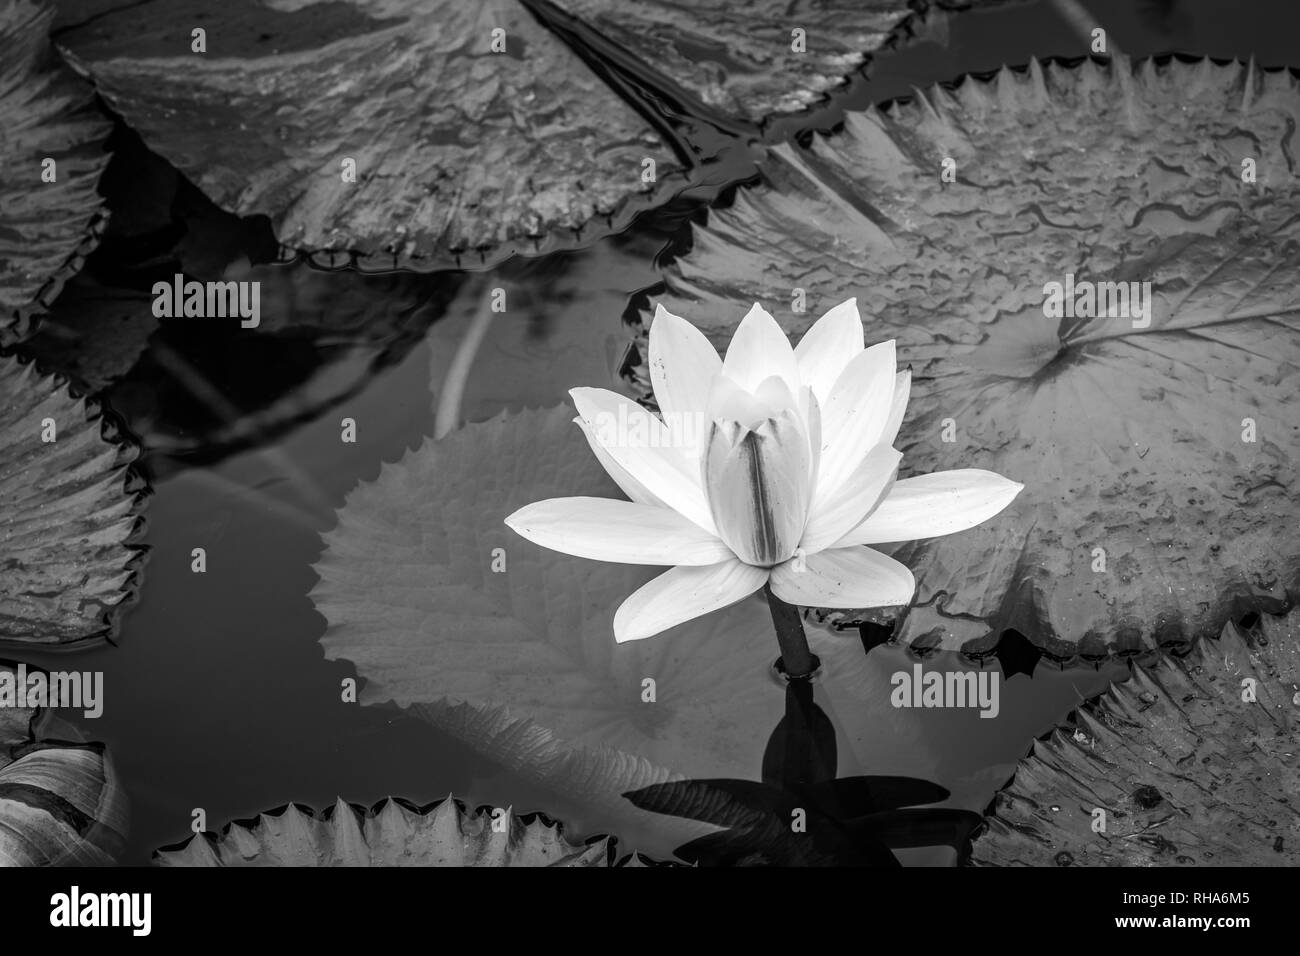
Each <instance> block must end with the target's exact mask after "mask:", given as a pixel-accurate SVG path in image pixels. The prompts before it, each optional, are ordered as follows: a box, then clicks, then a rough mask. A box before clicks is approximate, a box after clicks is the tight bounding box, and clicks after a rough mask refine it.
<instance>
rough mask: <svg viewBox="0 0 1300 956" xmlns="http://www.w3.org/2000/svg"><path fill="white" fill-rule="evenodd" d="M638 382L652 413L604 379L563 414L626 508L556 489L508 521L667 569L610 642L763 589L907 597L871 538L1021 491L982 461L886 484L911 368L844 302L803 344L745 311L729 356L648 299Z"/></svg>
mask: <svg viewBox="0 0 1300 956" xmlns="http://www.w3.org/2000/svg"><path fill="white" fill-rule="evenodd" d="M650 378H651V383H652V385H653V387H654V394H655V400H656V402H657V403H658V405H659V409H660V412H661V413H662V417H659V416H655V415H653V414H651V413H650V412H648V411H646V410H645V409H643V408H642V407H641V406H640V405H638V404H637V403H636V402H634V401H632V400H631V399H628V398H625V397H623V396H622V395H619V394H617V393H615V392H611V391H608V390H606V389H599V388H575V389H573V390H571V391H570V393H569V394H570V395H572V396H573V401H574V403H575V405H576V406H577V410H578V417H577V418H576V419H574V421H575V422H577V424H578V425H579V426H580V427H581V428H582V429H583V431H584V433H585V434H586V436H587V441H588V442H589V443H590V445H591V448H592V451H594V452H595V454H596V457H597V458H599V459H600V462H601V464H602V465H603V466H604V467H605V470H606V471H607V472H609V475H610V477H611V478H613V479H614V481H615V482H616V483H617V484H618V486H619V487H620V488H622V489H623V491H624V492H625V493H626V494H627V496H628V498H630V499H631V500H630V501H619V500H613V499H608V498H552V499H550V500H548V501H540V502H536V503H534V504H530V505H527V506H525V507H523V508H520V509H519V510H518V511H516V512H515V513H514V514H512V515H510V517H508V518H507V519H506V524H507V525H509V526H510V527H511V528H513V529H514V530H515V531H516V532H518V533H519V534H521V535H523V536H524V537H525V538H527V539H529V540H530V541H533V542H536V543H537V544H540V545H542V546H544V547H547V548H551V549H553V550H556V551H563V552H565V553H567V554H573V555H578V556H579V557H584V558H593V559H596V560H601V561H616V562H622V563H626V564H648V565H673V567H672V568H671V569H670V570H668V571H666V572H664V573H663V574H661V575H660V576H659V577H657V578H655V579H654V580H652V581H650V582H649V583H648V584H646V585H645V586H644V587H642V588H640V589H639V590H637V591H636V592H634V593H633V594H632V595H631V596H630V597H628V599H627V600H626V601H624V602H623V604H622V606H621V607H619V609H618V612H617V613H616V614H615V616H614V637H615V639H616V640H617V641H619V642H623V641H634V640H639V639H641V638H646V637H651V636H653V635H655V634H658V633H659V632H660V631H663V630H665V629H667V628H669V627H672V626H674V625H676V624H680V623H682V622H683V621H687V620H690V619H691V618H694V617H698V616H700V615H702V614H707V613H709V612H710V611H715V610H718V609H720V608H723V607H726V606H727V605H730V604H734V603H735V602H737V601H739V600H741V599H742V598H744V597H746V596H748V595H750V594H752V593H753V592H755V591H757V590H759V589H760V588H762V587H763V586H764V585H765V584H766V585H769V586H770V588H771V592H772V594H774V595H775V596H776V597H777V598H779V599H781V600H782V601H785V602H787V603H789V604H793V605H803V606H806V607H829V608H866V607H885V606H891V605H901V604H907V603H909V602H910V601H911V599H912V595H913V593H914V592H915V589H916V582H915V580H914V579H913V577H912V572H911V571H909V570H908V568H907V567H906V566H905V565H903V564H901V563H899V562H898V561H895V560H894V559H893V558H891V557H888V556H887V555H884V554H881V553H880V552H879V551H875V550H873V549H872V548H869V547H866V545H871V544H884V543H887V542H896V541H909V540H913V539H917V538H930V537H935V536H938V535H945V534H951V533H953V532H955V531H962V530H965V529H967V528H970V527H973V526H974V525H977V524H979V523H980V522H982V521H985V520H987V519H988V518H991V517H992V516H993V515H995V514H997V513H998V512H999V511H1001V510H1002V509H1003V508H1005V507H1006V506H1007V505H1008V504H1009V503H1010V502H1011V500H1012V499H1013V498H1015V496H1016V494H1017V493H1018V492H1019V491H1020V489H1021V488H1022V487H1023V486H1022V485H1020V484H1018V483H1017V482H1014V481H1009V480H1008V479H1006V478H1003V477H1002V476H1000V475H997V474H994V473H993V472H990V471H982V470H978V469H960V470H956V471H945V472H938V473H935V474H929V475H920V476H917V477H914V478H905V479H903V480H902V481H897V480H896V477H897V474H898V464H899V461H900V460H901V458H902V455H901V454H900V453H899V452H897V451H895V450H894V447H893V444H894V439H895V437H896V436H897V434H898V429H899V426H900V425H901V424H902V421H903V412H904V410H905V409H906V407H907V397H908V393H909V388H910V385H911V373H910V372H907V371H904V372H898V371H897V362H896V359H895V351H894V343H893V342H892V341H889V342H882V343H881V344H879V345H873V346H872V347H870V348H866V347H865V342H864V338H863V331H862V320H861V318H860V317H859V315H858V309H857V303H856V300H854V299H849V300H848V301H846V302H842V303H840V304H839V305H837V306H835V307H834V308H833V309H831V310H830V311H829V312H827V313H826V314H825V315H824V316H822V317H821V318H820V319H818V321H817V322H816V324H814V325H813V327H812V328H810V329H809V330H808V332H807V333H806V334H805V335H804V337H803V339H802V340H801V341H800V342H799V346H798V347H797V348H791V346H790V341H789V339H788V338H786V335H785V333H784V332H783V331H781V327H780V326H779V325H778V324H777V322H776V320H775V319H774V318H772V316H771V315H769V314H768V313H767V312H766V311H764V310H763V308H762V307H760V306H759V305H757V304H755V305H754V307H753V308H752V309H750V310H749V313H748V314H747V315H746V316H745V318H744V320H743V321H742V322H741V323H740V327H739V328H737V329H736V333H735V335H734V336H733V337H732V340H731V343H730V345H729V346H728V347H727V354H726V358H725V359H722V358H719V357H718V353H717V351H716V350H715V349H714V348H713V346H712V345H710V344H709V341H708V339H706V338H705V337H704V335H703V333H701V332H700V331H699V330H698V329H697V328H695V326H693V325H691V324H690V323H689V322H687V321H686V320H685V319H682V318H679V317H678V316H676V315H673V314H672V313H671V312H669V311H667V310H666V309H664V307H663V306H659V308H658V310H657V311H656V313H655V317H654V321H653V323H652V324H651V326H650Z"/></svg>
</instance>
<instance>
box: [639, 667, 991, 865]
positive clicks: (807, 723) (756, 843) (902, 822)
mask: <svg viewBox="0 0 1300 956" xmlns="http://www.w3.org/2000/svg"><path fill="white" fill-rule="evenodd" d="M815 693H816V682H815V681H807V680H792V681H789V682H787V684H786V690H785V715H784V716H783V717H782V718H781V720H780V721H779V722H778V723H777V725H776V727H775V729H774V730H773V731H772V735H771V737H770V738H769V739H768V742H767V748H766V750H765V751H764V753H763V769H762V781H761V782H759V781H752V780H726V779H717V780H683V781H675V782H671V783H664V784H656V785H654V786H650V787H645V788H643V789H640V790H635V791H632V792H630V793H627V794H624V796H626V797H627V798H628V799H629V800H631V801H632V803H633V804H635V805H636V806H637V807H640V808H641V809H643V810H649V811H652V812H656V813H664V814H668V815H671V816H677V817H685V818H688V819H692V820H698V821H701V822H704V823H711V824H714V825H716V826H720V827H723V828H724V829H723V830H721V831H720V832H716V833H710V834H708V835H706V836H703V837H699V838H697V839H694V840H691V841H690V842H689V843H686V844H684V845H682V846H680V847H678V848H677V849H676V850H675V851H674V852H675V853H676V855H677V856H679V857H681V858H682V859H683V860H686V861H688V862H691V863H697V864H699V865H701V866H873V867H877V866H883V867H896V866H898V865H899V861H898V858H897V857H896V856H895V855H894V853H893V852H892V851H893V850H895V849H903V848H915V847H927V846H949V847H952V848H953V849H955V850H958V851H959V852H960V850H961V848H962V847H963V846H964V844H965V843H966V840H967V839H968V837H969V835H970V833H971V832H972V830H973V829H974V828H975V827H976V826H978V825H979V823H980V819H981V818H980V816H979V814H976V813H972V812H970V811H968V810H954V809H948V808H935V807H929V808H927V807H924V806H922V805H923V804H933V803H939V802H941V801H944V800H947V799H948V797H949V796H950V794H949V792H948V791H947V790H946V789H945V788H943V787H941V786H939V785H938V784H935V783H931V782H929V781H926V780H921V779H919V778H916V777H900V776H854V777H844V778H837V777H836V767H837V764H838V752H837V748H836V743H835V728H834V726H833V725H832V724H831V721H830V718H829V717H827V716H826V714H825V712H824V711H823V710H822V709H821V708H820V707H819V706H817V703H816V701H815V699H814V697H815Z"/></svg>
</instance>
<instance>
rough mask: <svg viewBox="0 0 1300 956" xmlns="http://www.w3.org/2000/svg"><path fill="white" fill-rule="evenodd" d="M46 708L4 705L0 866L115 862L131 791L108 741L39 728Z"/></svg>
mask: <svg viewBox="0 0 1300 956" xmlns="http://www.w3.org/2000/svg"><path fill="white" fill-rule="evenodd" d="M0 672H7V673H8V674H10V675H15V676H16V668H15V667H14V666H12V665H9V664H0ZM9 679H10V680H12V679H13V677H10V678H9ZM48 713H49V712H48V711H45V710H44V709H43V708H39V707H14V706H7V707H3V708H0V867H7V866H102V865H105V864H110V863H112V862H114V860H115V859H116V858H117V856H118V854H120V853H121V851H122V848H123V846H124V844H125V839H126V833H127V826H128V824H129V821H130V816H129V812H128V805H127V799H126V792H125V791H124V790H123V789H122V786H121V784H120V782H119V781H118V778H117V773H116V771H115V770H114V769H113V764H112V762H111V761H110V760H109V758H108V754H107V752H106V751H105V749H104V746H103V745H102V744H94V743H78V742H73V741H56V740H50V739H48V738H46V737H45V736H44V735H43V734H42V733H40V730H39V728H40V727H42V726H43V725H45V724H46V723H47V722H46V721H44V720H43V717H44V716H45V715H47V714H48Z"/></svg>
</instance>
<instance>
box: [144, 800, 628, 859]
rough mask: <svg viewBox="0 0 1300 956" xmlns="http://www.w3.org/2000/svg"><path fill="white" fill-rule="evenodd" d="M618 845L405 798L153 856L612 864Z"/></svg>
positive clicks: (277, 818) (268, 819)
mask: <svg viewBox="0 0 1300 956" xmlns="http://www.w3.org/2000/svg"><path fill="white" fill-rule="evenodd" d="M615 844H616V841H615V840H614V839H613V838H612V837H599V838H596V839H593V840H590V841H588V842H587V843H586V844H574V843H570V842H569V841H568V840H566V839H565V838H564V835H563V828H562V827H561V826H560V825H559V824H556V823H552V822H551V821H550V820H547V819H545V818H542V817H539V816H536V815H532V816H525V817H519V816H516V815H515V814H514V813H512V812H511V810H510V809H509V808H503V811H502V812H497V811H495V810H492V809H490V808H480V809H478V810H475V811H473V812H467V811H466V808H465V807H464V806H463V805H462V804H461V803H460V802H459V801H458V800H455V799H453V798H452V797H448V798H447V799H446V800H442V801H440V802H438V803H437V804H434V805H433V806H430V807H424V808H420V807H417V806H414V805H411V804H408V803H407V802H406V801H403V800H392V799H389V800H384V801H383V802H381V803H380V804H378V805H377V806H375V807H372V808H369V809H367V808H366V807H358V806H354V805H352V804H350V803H345V802H344V801H343V800H342V799H341V798H340V799H339V800H337V801H336V802H335V804H334V806H333V807H331V808H330V809H328V810H326V811H324V812H323V813H313V812H311V811H307V812H304V811H303V810H301V809H299V808H298V806H297V805H295V804H292V803H291V804H289V805H288V806H287V807H284V808H283V809H282V810H281V811H278V812H275V811H273V812H271V813H263V814H260V815H259V816H258V818H257V820H256V821H255V822H254V823H253V824H252V825H251V826H249V825H246V824H243V823H239V822H235V823H231V824H229V825H228V826H227V827H226V828H225V830H224V832H223V833H222V834H221V836H220V837H219V838H217V839H213V838H212V837H209V836H208V835H207V834H197V835H195V836H194V837H192V838H191V839H190V840H189V841H188V842H187V843H186V844H185V845H184V846H183V847H181V848H179V849H176V850H168V849H162V850H158V851H157V852H156V853H155V854H154V862H155V863H157V864H158V865H160V866H609V865H611V863H612V862H613V856H614V847H615Z"/></svg>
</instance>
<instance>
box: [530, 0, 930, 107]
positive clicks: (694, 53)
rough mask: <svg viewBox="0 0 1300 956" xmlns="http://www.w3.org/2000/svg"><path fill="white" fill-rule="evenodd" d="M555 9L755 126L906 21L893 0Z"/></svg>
mask: <svg viewBox="0 0 1300 956" xmlns="http://www.w3.org/2000/svg"><path fill="white" fill-rule="evenodd" d="M556 3H557V6H559V7H560V8H561V9H563V10H564V11H566V12H567V13H568V14H570V15H571V16H573V17H575V18H577V20H578V21H579V22H580V23H582V24H585V25H586V26H587V27H588V28H589V29H593V30H595V31H597V33H598V34H599V38H600V39H603V40H605V41H607V42H609V43H612V44H614V45H615V46H616V47H617V48H620V49H622V50H630V51H632V52H633V53H635V54H636V55H637V57H638V58H639V59H640V60H641V61H642V64H648V65H649V66H650V68H651V69H652V70H654V71H655V72H657V73H659V74H662V75H663V76H664V77H666V78H668V79H669V80H671V81H672V82H673V83H675V84H677V85H679V86H680V87H682V88H684V89H686V90H689V91H690V92H691V93H693V94H694V95H695V96H696V97H697V98H698V99H699V101H700V102H701V103H703V104H704V105H706V106H708V107H710V108H711V109H715V110H718V111H720V112H722V113H726V114H730V115H732V116H739V117H743V118H744V119H747V120H749V121H751V122H755V123H757V122H759V121H761V120H763V119H764V118H765V117H767V116H769V115H771V114H773V113H792V112H795V111H797V110H801V109H804V108H805V107H808V106H811V105H813V104H815V103H817V102H818V101H819V100H821V99H822V98H823V97H824V96H825V94H826V93H827V92H828V91H829V90H831V89H832V88H834V87H836V86H839V85H840V84H841V83H843V82H844V80H845V78H846V77H847V76H848V75H849V74H851V73H852V72H853V71H854V70H856V69H857V68H858V67H860V66H861V65H862V64H863V63H864V62H865V61H866V59H867V56H868V55H869V54H870V53H873V52H874V51H876V50H878V49H879V48H880V47H882V46H883V45H884V44H885V43H886V41H888V40H889V39H890V37H891V35H892V34H893V31H894V29H895V28H896V27H897V26H898V25H899V24H900V23H901V22H902V21H903V20H904V19H905V18H907V17H909V16H910V15H911V14H912V8H911V6H910V5H909V4H908V3H906V2H900V0H862V2H843V0H840V2H829V3H828V2H825V0H819V2H809V0H800V2H796V3H789V2H786V0H761V2H751V3H746V4H745V5H744V6H743V7H742V6H737V5H736V4H734V3H729V2H727V0H703V2H699V3H693V4H690V5H684V4H683V5H669V4H667V3H635V4H632V3H620V2H618V0H556ZM644 71H645V66H643V65H640V64H638V71H637V72H638V73H644Z"/></svg>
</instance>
